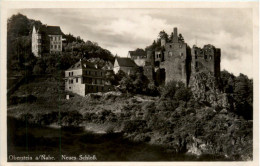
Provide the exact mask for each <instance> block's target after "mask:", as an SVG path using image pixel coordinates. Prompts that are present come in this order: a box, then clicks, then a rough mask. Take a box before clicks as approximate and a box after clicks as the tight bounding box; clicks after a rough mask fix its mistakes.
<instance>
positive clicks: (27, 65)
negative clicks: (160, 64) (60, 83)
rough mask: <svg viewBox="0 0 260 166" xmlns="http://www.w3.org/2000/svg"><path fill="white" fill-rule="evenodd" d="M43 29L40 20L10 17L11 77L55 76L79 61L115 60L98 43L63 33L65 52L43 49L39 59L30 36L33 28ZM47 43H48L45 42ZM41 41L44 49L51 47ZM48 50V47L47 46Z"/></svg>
mask: <svg viewBox="0 0 260 166" xmlns="http://www.w3.org/2000/svg"><path fill="white" fill-rule="evenodd" d="M34 25H35V26H37V27H38V26H43V24H42V23H41V22H40V21H36V20H33V19H29V18H27V17H26V16H24V15H22V14H20V13H18V14H16V15H13V16H11V17H10V18H9V19H8V22H7V67H8V70H7V71H8V75H13V74H24V73H23V71H27V72H28V71H29V72H31V71H33V72H34V73H35V74H43V73H52V72H53V71H57V70H65V69H67V68H69V67H70V66H71V65H73V64H74V63H75V62H76V60H79V59H80V58H86V59H90V58H100V59H103V60H105V61H110V62H113V61H114V56H113V55H112V54H111V52H110V51H108V50H106V49H103V48H102V47H100V46H98V44H97V43H95V42H91V41H86V42H85V41H84V40H83V39H81V38H80V37H79V36H78V37H74V36H73V35H72V34H68V35H66V34H64V35H63V38H64V39H65V41H63V53H62V55H55V54H50V53H48V51H47V50H48V49H43V51H42V52H43V55H42V57H43V59H42V60H40V59H38V60H37V58H36V57H34V55H33V54H32V50H31V42H32V41H31V34H32V29H33V26H34ZM44 41H47V39H46V40H44ZM44 43H47V42H42V45H43V46H46V47H47V46H48V45H47V44H44ZM44 48H45V47H44Z"/></svg>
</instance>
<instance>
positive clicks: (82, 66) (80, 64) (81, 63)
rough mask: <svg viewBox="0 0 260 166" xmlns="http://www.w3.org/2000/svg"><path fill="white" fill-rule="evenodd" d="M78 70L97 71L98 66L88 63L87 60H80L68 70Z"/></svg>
mask: <svg viewBox="0 0 260 166" xmlns="http://www.w3.org/2000/svg"><path fill="white" fill-rule="evenodd" d="M77 69H97V65H95V64H94V63H91V62H88V61H86V60H80V61H78V62H77V63H75V64H74V65H72V66H71V67H70V68H69V69H67V70H77Z"/></svg>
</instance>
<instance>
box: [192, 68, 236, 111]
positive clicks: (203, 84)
mask: <svg viewBox="0 0 260 166" xmlns="http://www.w3.org/2000/svg"><path fill="white" fill-rule="evenodd" d="M219 82H220V79H218V78H216V77H215V76H214V75H213V73H212V72H209V71H208V72H206V71H204V72H200V73H195V74H193V75H192V76H191V80H190V88H191V90H192V93H193V96H194V99H195V100H196V101H199V102H204V103H208V104H210V106H212V107H214V108H221V109H227V110H230V109H232V103H233V102H232V96H231V95H230V94H227V93H223V92H222V91H221V87H220V84H219Z"/></svg>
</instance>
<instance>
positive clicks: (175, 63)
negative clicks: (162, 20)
mask: <svg viewBox="0 0 260 166" xmlns="http://www.w3.org/2000/svg"><path fill="white" fill-rule="evenodd" d="M162 47H163V48H164V49H163V57H162V61H161V64H160V67H161V68H164V69H165V73H166V78H165V82H166V83H167V82H169V81H171V80H175V81H182V82H183V83H185V85H188V84H189V77H190V60H191V56H190V48H189V46H188V45H187V43H185V42H184V40H181V39H180V38H179V35H178V30H177V28H174V30H173V36H172V39H170V41H169V42H166V43H165V45H162Z"/></svg>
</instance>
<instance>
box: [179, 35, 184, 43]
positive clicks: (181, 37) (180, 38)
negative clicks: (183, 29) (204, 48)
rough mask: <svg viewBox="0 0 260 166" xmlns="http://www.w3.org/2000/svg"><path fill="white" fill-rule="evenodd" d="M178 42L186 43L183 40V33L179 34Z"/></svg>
mask: <svg viewBox="0 0 260 166" xmlns="http://www.w3.org/2000/svg"><path fill="white" fill-rule="evenodd" d="M178 40H179V41H181V42H184V38H183V36H182V34H181V33H180V34H179V37H178Z"/></svg>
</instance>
